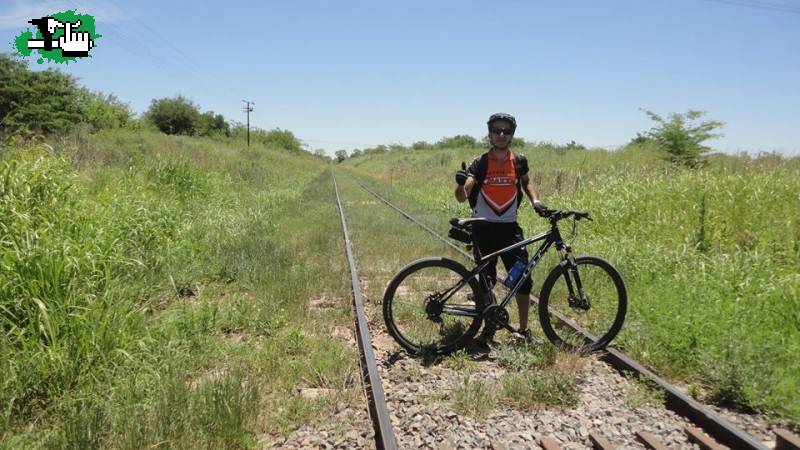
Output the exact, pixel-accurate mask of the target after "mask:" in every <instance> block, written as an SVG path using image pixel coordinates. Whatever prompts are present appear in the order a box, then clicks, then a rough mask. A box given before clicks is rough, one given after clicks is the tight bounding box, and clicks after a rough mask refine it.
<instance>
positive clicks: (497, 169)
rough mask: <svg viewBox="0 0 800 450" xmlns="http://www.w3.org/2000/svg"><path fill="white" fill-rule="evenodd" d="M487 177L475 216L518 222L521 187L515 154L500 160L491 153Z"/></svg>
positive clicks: (496, 220)
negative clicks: (515, 164)
mask: <svg viewBox="0 0 800 450" xmlns="http://www.w3.org/2000/svg"><path fill="white" fill-rule="evenodd" d="M488 162H489V166H488V167H487V170H486V178H485V179H484V181H483V186H482V187H481V191H480V193H479V195H478V199H477V202H476V204H475V208H474V210H473V217H484V218H486V219H489V221H491V222H516V220H517V205H518V203H519V200H520V199H519V189H518V187H517V171H516V170H515V168H514V154H513V153H511V151H510V150H509V152H508V157H507V158H505V159H504V160H503V161H498V160H497V159H496V158H494V157H492V155H491V154H489V161H488Z"/></svg>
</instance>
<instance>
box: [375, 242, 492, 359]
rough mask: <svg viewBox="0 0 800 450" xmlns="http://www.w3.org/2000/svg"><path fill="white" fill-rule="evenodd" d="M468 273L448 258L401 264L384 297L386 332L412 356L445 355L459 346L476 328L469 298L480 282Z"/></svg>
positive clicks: (478, 323) (475, 313) (477, 317)
mask: <svg viewBox="0 0 800 450" xmlns="http://www.w3.org/2000/svg"><path fill="white" fill-rule="evenodd" d="M468 276H469V271H468V270H467V269H466V268H465V267H464V266H463V265H461V264H459V263H458V262H456V261H453V260H450V259H447V258H425V259H420V260H417V261H414V262H413V263H411V264H409V265H408V266H406V267H405V268H403V269H402V270H401V271H400V272H398V274H397V275H395V276H394V278H393V279H392V280H391V281H390V282H389V286H387V288H386V292H385V293H384V296H383V319H384V321H385V322H386V328H387V329H388V330H389V334H390V335H391V336H392V337H393V338H394V339H395V340H396V341H397V343H398V344H400V345H401V346H402V347H403V348H404V349H406V350H407V351H408V352H409V353H411V354H423V353H427V354H431V353H432V354H444V353H450V352H452V351H454V350H456V349H458V348H460V347H462V346H464V345H465V344H466V343H467V342H469V340H470V339H472V337H474V336H475V334H476V333H477V332H478V329H479V328H480V326H481V315H480V313H479V311H478V309H479V308H478V307H477V306H476V304H475V302H474V301H473V299H475V298H478V292H479V284H478V282H477V280H476V279H475V278H474V277H473V278H471V279H469V280H466V278H467V277H468ZM462 280H463V286H461V287H460V288H459V289H456V287H457V286H458V284H459V283H460V282H462Z"/></svg>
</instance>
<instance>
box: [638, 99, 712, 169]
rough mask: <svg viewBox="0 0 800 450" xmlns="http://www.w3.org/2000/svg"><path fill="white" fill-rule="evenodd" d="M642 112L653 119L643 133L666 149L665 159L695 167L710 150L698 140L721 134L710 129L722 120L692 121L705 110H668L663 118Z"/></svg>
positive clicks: (705, 139)
mask: <svg viewBox="0 0 800 450" xmlns="http://www.w3.org/2000/svg"><path fill="white" fill-rule="evenodd" d="M645 114H647V116H648V117H650V119H652V120H653V121H654V122H656V123H657V125H656V126H654V127H653V128H652V129H650V131H648V132H647V134H646V136H647V137H648V138H650V139H652V140H653V142H655V143H656V144H657V145H658V146H659V147H660V148H661V149H662V150H663V151H665V152H666V153H667V159H668V160H670V161H672V162H673V163H676V164H682V165H685V166H688V167H697V166H698V165H700V164H701V163H702V162H703V157H704V156H705V154H706V153H708V152H709V151H710V150H711V148H709V147H706V146H705V145H702V143H703V142H705V141H707V140H709V139H714V138H717V137H720V136H722V135H721V134H714V133H713V131H714V130H715V129H717V128H720V127H722V122H719V121H716V120H707V121H705V122H700V123H699V124H695V121H697V120H699V119H700V118H701V117H703V116H704V115H705V114H706V113H705V111H696V110H689V111H688V112H686V113H685V114H679V113H670V115H669V116H668V117H667V119H664V118H663V117H661V116H659V115H658V114H656V113H654V112H652V111H645Z"/></svg>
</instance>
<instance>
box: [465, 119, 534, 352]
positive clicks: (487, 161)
mask: <svg viewBox="0 0 800 450" xmlns="http://www.w3.org/2000/svg"><path fill="white" fill-rule="evenodd" d="M486 124H487V125H488V128H489V143H490V148H489V150H488V151H487V152H486V153H484V154H482V155H480V156H478V157H476V158H475V159H474V160H473V161H472V163H471V164H470V165H469V167H466V164H465V163H463V162H462V163H461V169H460V170H458V171H457V172H456V177H455V178H456V184H457V186H456V191H455V197H456V200H458V202H459V203H463V202H464V201H466V200H469V205H470V208H471V209H472V217H483V218H486V219H488V222H484V223H474V224H473V227H472V231H473V233H472V235H473V239H474V242H475V247H474V248H475V250H476V256H477V251H480V254H481V255H488V254H490V253H492V252H495V251H497V250H500V249H502V248H505V247H508V246H509V245H512V244H515V243H517V242H520V241H522V240H523V239H524V238H523V235H522V228H520V226H519V224H518V223H517V209H519V206H520V205H521V204H522V200H523V197H522V193H523V192H524V193H525V195H527V196H528V198H529V199H530V201H531V202H532V203H533V208H534V209H535V210H536V211H537V212H539V211H542V210H545V209H546V207H545V206H544V204H542V202H541V201H540V200H539V192H538V189H537V187H536V184H535V183H534V182H533V181H532V180H531V179H530V177H529V176H528V172H529V169H528V160H527V159H526V158H525V156H524V155H522V154H519V153H514V152H513V151H512V150H511V141H512V139H513V137H514V132H515V131H516V129H517V121H516V119H515V118H514V116H512V115H511V114H504V113H497V114H492V115H491V116H490V117H489V121H488V122H486ZM500 256H501V258H502V259H503V265H505V267H506V271H510V270H511V266H513V265H514V263H515V262H517V261H518V260H522V261H525V262H527V260H528V252H527V251H526V250H525V249H524V248H519V249H517V250H515V251H512V252H508V253H505V254H503V255H500ZM496 265H497V257H495V258H494V261H492V263H491V264H489V266H488V267H487V269H486V272H487V277H488V278H489V282H490V284H491V286H494V284H495V283H496V279H497V267H496ZM531 288H532V282H531V278H530V276H528V278H527V279H526V280H525V282H524V283H523V284H522V286H521V287H520V289H519V291H518V292H517V295H516V300H517V307H518V308H519V329H518V335H517V336H516V337H517V338H518V339H524V340H525V341H531V333H530V330H529V329H528V310H529V308H530V303H531V297H530V293H531ZM478 302H479V303H481V304H486V303H487V302H488V298H484V299H478ZM494 333H495V327H494V326H492V325H490V324H486V325H485V326H484V329H483V331H482V332H481V334H480V335H479V336H478V338H477V343H478V345H479V346H481V347H483V348H484V349H486V348H488V347H489V346H490V344H492V343H494V341H493V338H494Z"/></svg>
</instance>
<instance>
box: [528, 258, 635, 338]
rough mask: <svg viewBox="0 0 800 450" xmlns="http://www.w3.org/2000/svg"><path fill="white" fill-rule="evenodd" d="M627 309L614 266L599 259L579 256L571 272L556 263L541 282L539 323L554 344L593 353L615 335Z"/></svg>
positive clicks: (622, 286)
mask: <svg viewBox="0 0 800 450" xmlns="http://www.w3.org/2000/svg"><path fill="white" fill-rule="evenodd" d="M576 272H577V277H576V275H575V274H576ZM578 279H579V280H580V283H578ZM579 286H581V287H582V289H583V292H580V291H579ZM627 308H628V294H627V291H626V289H625V283H624V282H623V280H622V276H621V275H620V274H619V272H617V270H616V269H615V268H614V266H612V265H611V264H610V263H609V262H607V261H605V260H603V259H601V258H597V257H594V256H580V257H576V258H575V268H574V269H569V268H566V267H565V265H564V264H559V265H557V266H556V267H554V268H553V270H552V271H551V272H550V274H549V275H548V276H547V278H546V279H545V281H544V284H543V285H542V291H541V294H540V295H539V322H541V325H542V330H543V331H544V334H545V335H546V336H547V338H548V339H550V342H552V343H553V344H554V345H556V346H559V347H561V348H564V349H569V350H572V349H586V350H589V351H594V350H599V349H602V348H604V347H605V346H607V345H608V344H609V342H611V340H612V339H614V337H616V336H617V334H618V333H619V331H620V329H621V328H622V324H623V322H624V321H625V314H626V312H627ZM559 316H560V317H559ZM565 320H566V321H569V322H571V323H572V324H574V325H577V326H578V327H580V328H582V329H583V330H584V331H585V332H587V333H588V334H589V335H591V336H592V337H593V339H592V340H593V341H594V342H592V343H589V342H586V340H585V338H584V335H583V334H581V333H580V332H577V331H575V329H574V328H573V327H571V326H569V325H568V324H567V323H565Z"/></svg>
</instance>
